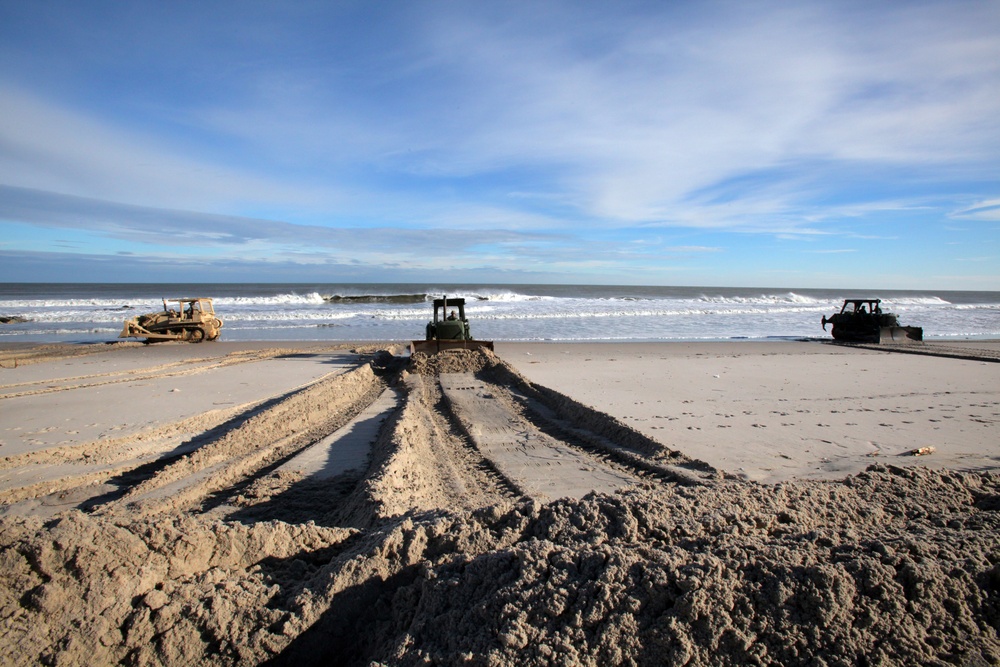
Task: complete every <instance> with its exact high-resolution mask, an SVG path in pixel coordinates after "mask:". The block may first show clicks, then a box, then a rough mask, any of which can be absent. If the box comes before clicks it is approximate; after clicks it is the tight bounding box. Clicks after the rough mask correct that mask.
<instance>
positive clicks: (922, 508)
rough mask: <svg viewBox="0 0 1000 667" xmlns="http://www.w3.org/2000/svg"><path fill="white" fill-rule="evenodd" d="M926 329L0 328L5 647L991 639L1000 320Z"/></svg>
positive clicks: (575, 654)
mask: <svg viewBox="0 0 1000 667" xmlns="http://www.w3.org/2000/svg"><path fill="white" fill-rule="evenodd" d="M910 351H914V350H912V349H911V350H910ZM916 351H918V352H921V354H902V353H899V352H890V351H886V350H885V348H882V349H870V348H863V347H850V346H836V345H826V344H820V343H817V342H808V343H807V342H780V343H779V342H775V343H751V342H745V343H736V344H728V343H703V344H693V343H692V344H680V343H671V344H653V343H650V344H613V345H612V344H609V345H604V344H600V345H594V344H577V345H570V344H565V345H563V344H513V343H498V344H497V349H496V354H491V353H481V352H467V351H456V352H450V353H447V354H443V355H437V356H434V357H426V356H423V355H417V356H416V357H415V358H414V359H412V360H411V359H409V358H408V357H407V356H406V354H405V353H404V348H403V347H402V346H400V345H393V344H385V345H371V344H365V345H356V346H349V345H324V344H318V343H317V344H307V343H295V344H281V345H275V344H267V345H264V344H252V343H244V344H234V343H224V342H218V343H205V344H200V345H189V344H173V343H170V344H163V345H153V346H144V345H137V344H117V345H87V346H43V347H35V346H9V347H7V348H5V349H0V457H2V458H0V502H2V503H3V505H2V507H0V513H2V516H0V561H2V566H0V578H2V579H3V585H2V586H0V609H2V613H0V619H2V620H0V638H2V642H0V663H2V664H14V665H20V664H23V665H29V664H39V663H41V664H60V665H75V664H80V665H83V664H88V665H90V664H118V663H121V664H135V665H152V664H156V665H180V664H185V665H186V664H210V665H245V664H344V665H369V664H386V665H390V664H391V665H397V664H398V665H417V664H421V665H423V664H470V663H471V664H481V665H524V664H538V665H542V664H546V665H547V664H565V665H607V664H668V665H744V664H775V665H777V664H782V665H785V664H815V665H853V664H873V665H875V664H885V665H887V664H963V665H990V664H1000V538H998V535H1000V475H998V474H997V469H998V468H997V467H998V463H1000V438H997V437H996V423H997V421H998V419H1000V364H998V363H997V360H998V359H1000V343H997V342H989V341H975V342H972V341H970V342H966V343H959V342H956V343H947V344H945V343H933V344H932V343H929V344H925V345H923V346H920V347H919V349H916ZM927 353H933V354H927ZM915 451H919V452H923V453H924V454H923V455H920V456H916V455H914V452H915Z"/></svg>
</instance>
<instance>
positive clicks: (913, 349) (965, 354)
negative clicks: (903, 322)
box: [824, 341, 1000, 363]
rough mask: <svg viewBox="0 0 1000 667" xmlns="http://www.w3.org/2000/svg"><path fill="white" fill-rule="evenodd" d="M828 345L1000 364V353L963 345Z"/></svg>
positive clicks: (831, 342) (926, 343)
mask: <svg viewBox="0 0 1000 667" xmlns="http://www.w3.org/2000/svg"><path fill="white" fill-rule="evenodd" d="M824 342H825V343H826V344H828V345H839V346H842V347H853V348H859V349H864V350H875V351H876V352H899V353H902V354H916V355H923V356H927V357H943V358H946V359H962V360H964V361H987V362H993V363H998V362H1000V351H997V350H991V349H985V348H973V347H965V346H963V345H949V344H947V343H936V342H927V341H924V342H923V343H906V344H897V345H894V344H892V343H842V342H839V341H824Z"/></svg>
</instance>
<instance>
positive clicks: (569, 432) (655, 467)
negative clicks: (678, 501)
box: [514, 394, 721, 485]
mask: <svg viewBox="0 0 1000 667" xmlns="http://www.w3.org/2000/svg"><path fill="white" fill-rule="evenodd" d="M514 398H515V400H517V401H518V402H520V403H521V404H522V405H523V406H524V409H525V412H526V414H527V415H530V419H531V421H532V422H533V423H534V424H535V426H537V427H538V428H539V429H541V430H542V431H543V432H545V433H548V434H549V435H550V436H552V437H553V438H557V439H559V440H562V441H563V442H566V443H567V444H569V445H571V446H574V447H578V448H579V449H582V450H584V451H586V452H588V453H589V454H591V455H592V456H595V457H598V458H599V459H601V460H602V461H604V462H605V463H607V464H608V465H613V466H616V467H618V468H620V469H622V470H626V471H628V472H630V473H631V474H633V475H636V476H638V477H643V478H646V477H653V478H656V479H659V480H661V481H666V482H672V483H675V484H682V485H706V484H714V483H716V482H717V481H718V480H719V479H720V478H721V475H720V474H719V473H718V472H717V471H716V470H715V469H714V468H712V467H711V466H709V465H708V464H705V463H702V462H700V461H690V460H682V461H678V462H675V463H672V464H667V463H662V462H659V461H656V460H652V459H648V458H645V457H643V456H642V455H640V454H638V453H637V452H635V451H634V450H632V449H629V448H628V447H624V446H622V445H620V444H617V443H616V442H614V441H613V440H611V439H609V438H607V437H605V436H603V435H600V434H597V433H594V432H593V431H590V430H587V429H584V428H580V427H578V426H575V425H573V424H572V423H571V422H570V421H568V420H565V419H562V418H560V417H559V416H557V415H556V414H555V413H554V412H553V411H552V410H551V408H549V407H548V406H546V405H544V404H542V403H540V402H539V401H537V400H535V399H532V398H529V397H527V396H523V395H517V394H515V395H514Z"/></svg>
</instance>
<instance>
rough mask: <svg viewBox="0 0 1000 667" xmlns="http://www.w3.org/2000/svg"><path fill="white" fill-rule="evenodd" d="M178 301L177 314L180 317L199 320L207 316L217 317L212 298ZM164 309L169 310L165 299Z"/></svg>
mask: <svg viewBox="0 0 1000 667" xmlns="http://www.w3.org/2000/svg"><path fill="white" fill-rule="evenodd" d="M177 303H178V304H179V305H180V310H179V312H178V315H177V317H178V319H181V320H192V321H196V322H197V321H201V320H202V319H204V318H206V317H213V318H214V317H215V307H214V306H213V305H212V300H211V299H208V298H201V299H178V300H177ZM163 310H164V311H167V302H166V301H165V300H164V302H163ZM167 312H169V311H167Z"/></svg>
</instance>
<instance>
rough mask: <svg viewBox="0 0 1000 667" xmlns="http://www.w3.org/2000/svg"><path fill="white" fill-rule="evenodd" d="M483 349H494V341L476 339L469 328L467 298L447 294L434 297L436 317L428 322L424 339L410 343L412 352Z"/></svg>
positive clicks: (435, 352) (434, 352) (428, 352)
mask: <svg viewBox="0 0 1000 667" xmlns="http://www.w3.org/2000/svg"><path fill="white" fill-rule="evenodd" d="M456 308H457V309H458V310H457V311H456V310H455V309H456ZM482 349H485V350H492V349H493V341H491V340H474V339H473V338H472V333H471V332H470V329H469V320H467V319H466V318H465V299H462V298H456V297H452V298H448V297H447V296H445V297H444V298H442V299H434V319H432V320H431V321H430V322H428V323H427V328H426V336H425V338H424V340H415V341H412V342H411V343H410V353H411V354H412V353H414V352H423V353H425V354H437V353H438V352H443V351H444V350H482Z"/></svg>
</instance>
